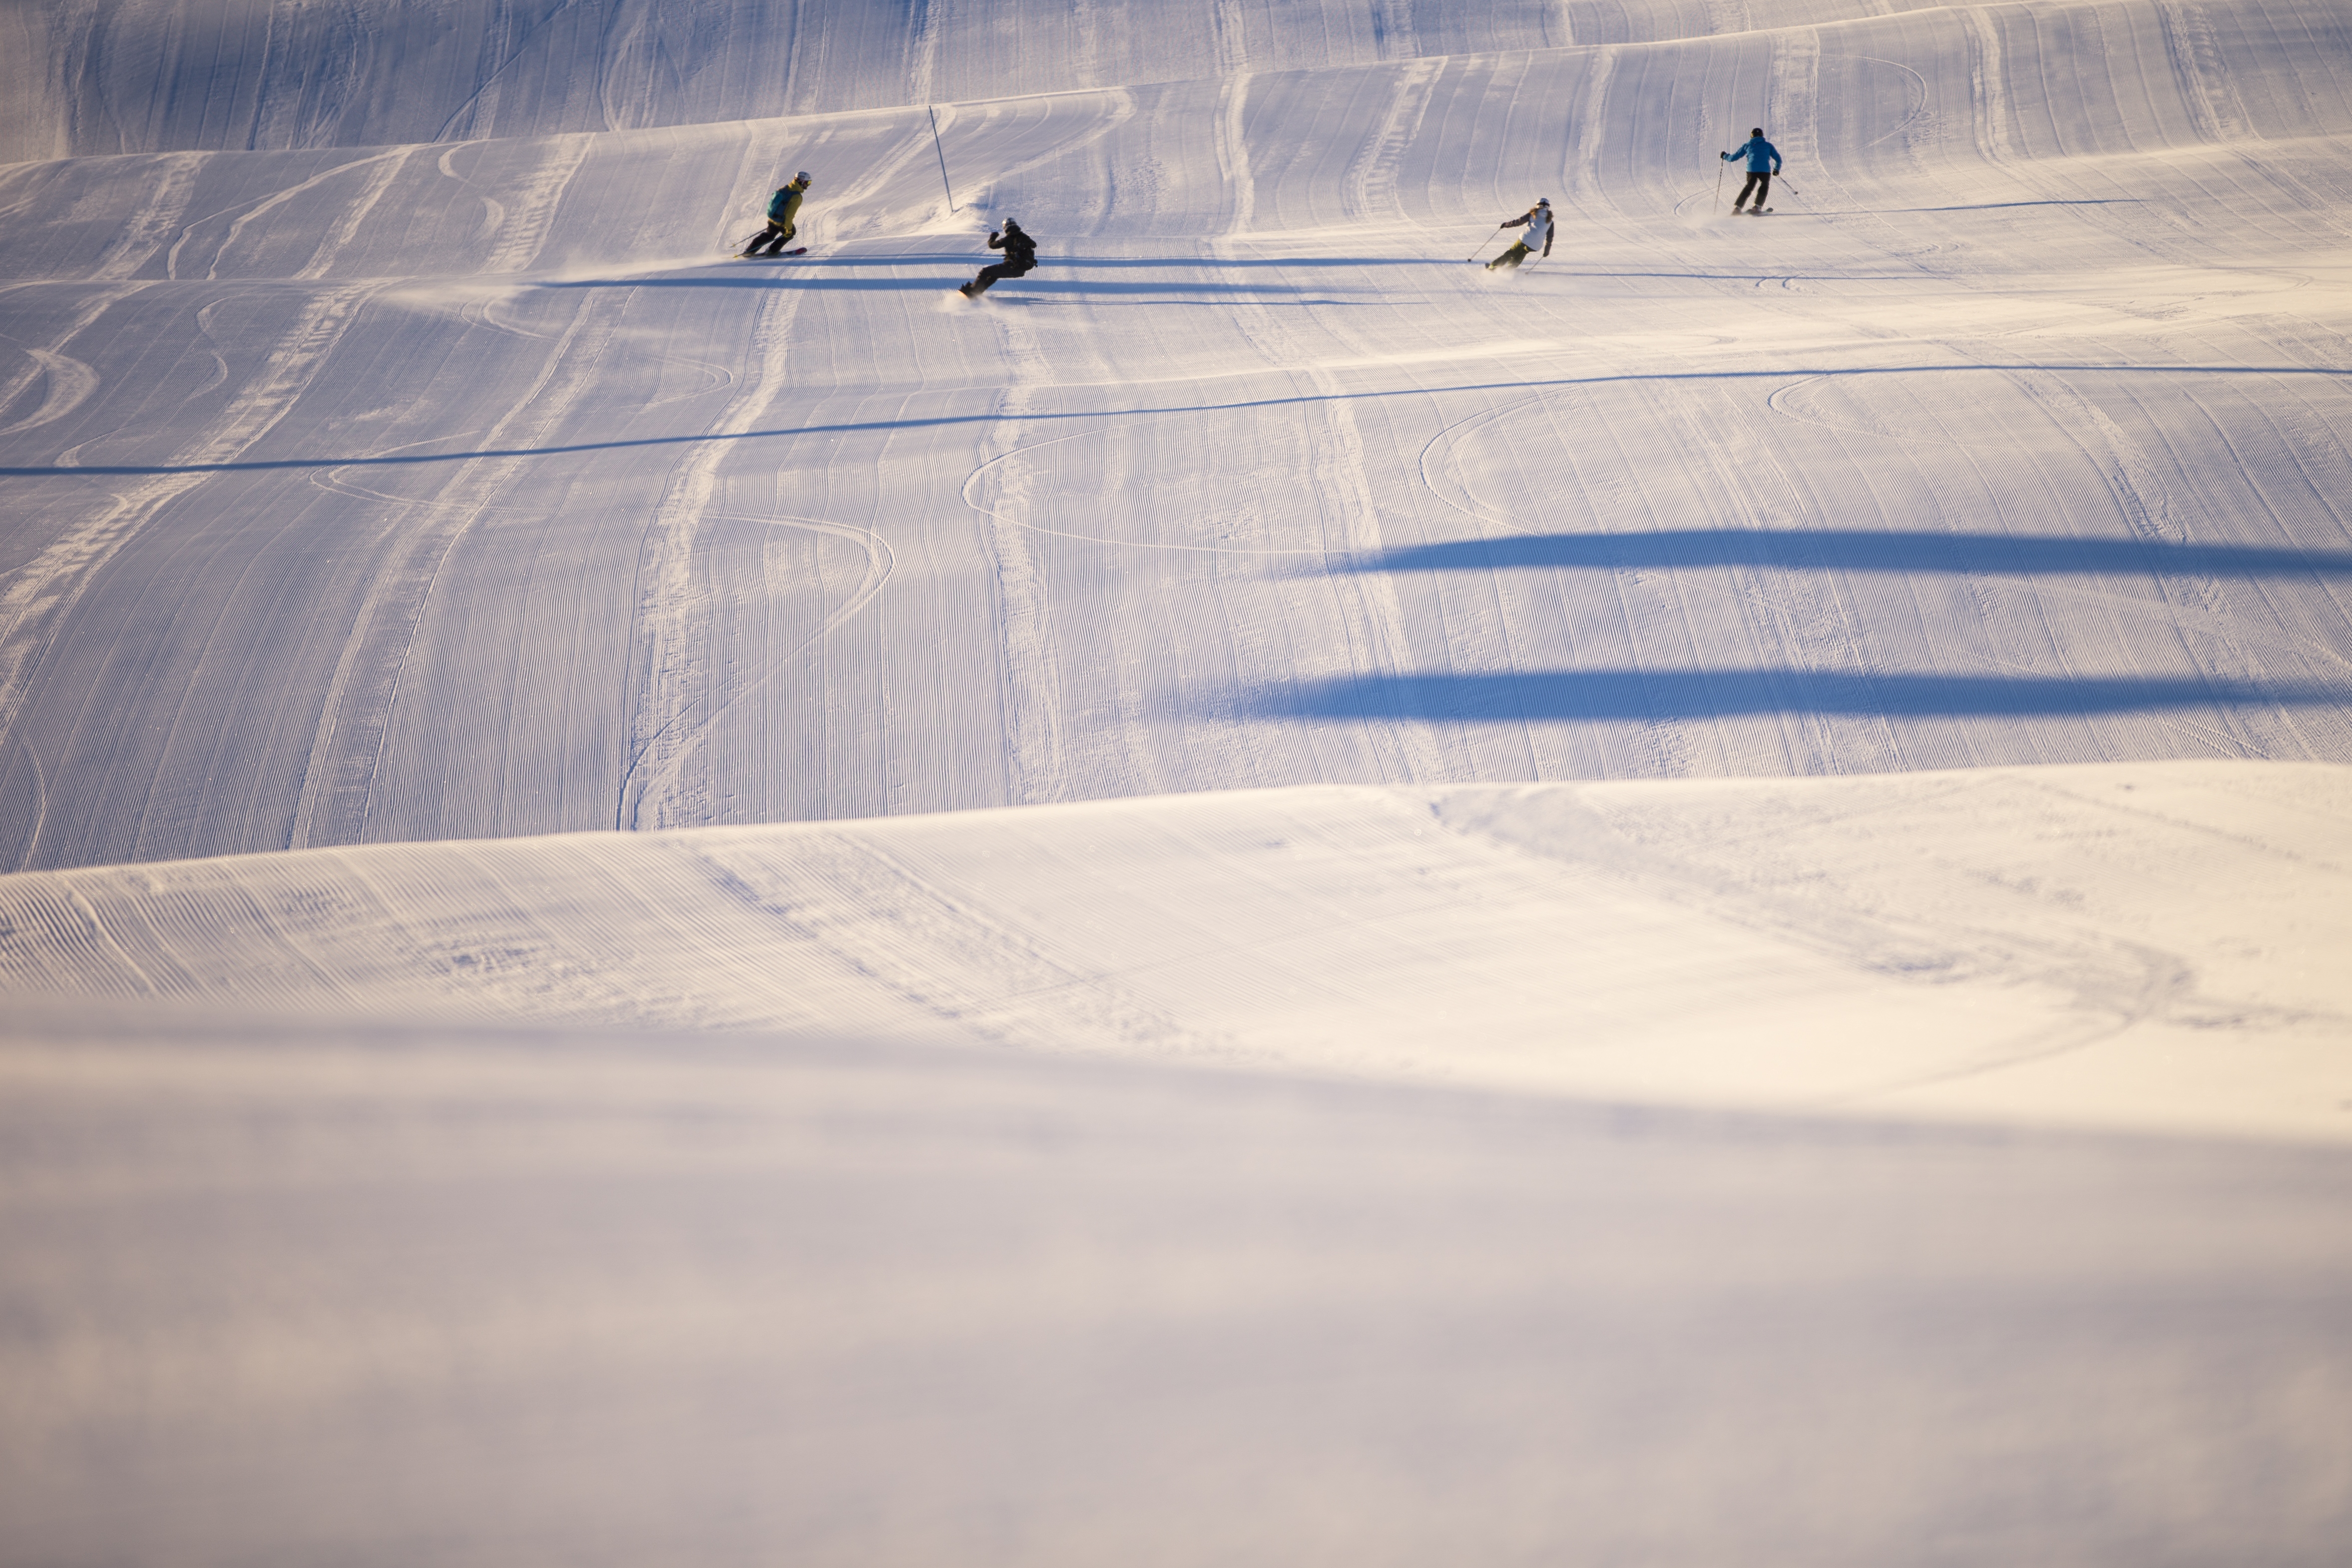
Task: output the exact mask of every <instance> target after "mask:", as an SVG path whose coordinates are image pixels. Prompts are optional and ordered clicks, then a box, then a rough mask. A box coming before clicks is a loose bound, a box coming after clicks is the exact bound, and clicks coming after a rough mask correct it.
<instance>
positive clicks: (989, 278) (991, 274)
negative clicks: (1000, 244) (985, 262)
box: [963, 261, 1029, 294]
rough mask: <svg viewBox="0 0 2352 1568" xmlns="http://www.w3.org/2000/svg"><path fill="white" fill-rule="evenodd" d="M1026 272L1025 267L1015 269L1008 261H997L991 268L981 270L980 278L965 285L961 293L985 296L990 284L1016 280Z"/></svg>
mask: <svg viewBox="0 0 2352 1568" xmlns="http://www.w3.org/2000/svg"><path fill="white" fill-rule="evenodd" d="M1028 270H1029V268H1026V267H1016V266H1014V265H1013V263H1012V262H1010V261H999V262H997V263H995V264H994V265H992V266H989V267H983V268H981V269H980V276H979V277H977V278H975V279H972V280H971V282H969V283H967V284H965V285H964V286H963V291H964V292H965V293H967V294H985V293H987V292H988V286H989V285H990V284H992V283H996V282H1001V281H1003V279H1007V278H1018V277H1020V276H1021V275H1022V274H1023V273H1024V272H1026V271H1028Z"/></svg>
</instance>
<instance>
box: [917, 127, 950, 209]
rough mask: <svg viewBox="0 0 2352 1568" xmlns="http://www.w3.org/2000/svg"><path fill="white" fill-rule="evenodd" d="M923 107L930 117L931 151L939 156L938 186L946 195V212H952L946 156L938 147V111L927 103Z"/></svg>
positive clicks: (943, 150) (944, 151)
mask: <svg viewBox="0 0 2352 1568" xmlns="http://www.w3.org/2000/svg"><path fill="white" fill-rule="evenodd" d="M923 107H924V108H925V109H926V110H929V112H930V116H931V151H932V152H934V153H939V155H940V188H941V189H943V190H945V191H946V192H947V194H948V211H950V212H953V211H955V210H956V205H955V187H954V186H953V185H951V184H948V155H947V152H946V150H945V149H944V148H942V147H940V111H939V110H936V109H932V108H931V106H930V105H929V104H928V103H927V104H925V105H923Z"/></svg>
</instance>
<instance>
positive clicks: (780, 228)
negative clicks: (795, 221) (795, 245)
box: [743, 218, 793, 256]
mask: <svg viewBox="0 0 2352 1568" xmlns="http://www.w3.org/2000/svg"><path fill="white" fill-rule="evenodd" d="M792 237H793V228H792V226H791V225H789V224H780V223H778V222H776V220H775V219H773V218H770V219H769V220H768V226H767V227H765V228H763V229H761V231H760V235H759V237H758V238H756V239H754V240H753V241H751V244H749V245H747V246H745V247H743V254H744V255H746V256H757V255H759V254H760V247H761V246H763V245H764V246H766V247H768V254H769V255H770V256H781V255H782V254H783V249H784V247H785V245H786V244H788V243H789V242H790V241H791V239H792Z"/></svg>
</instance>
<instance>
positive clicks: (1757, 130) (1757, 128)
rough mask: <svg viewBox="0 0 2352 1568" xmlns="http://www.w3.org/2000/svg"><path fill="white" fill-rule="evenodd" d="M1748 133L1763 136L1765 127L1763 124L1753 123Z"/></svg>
mask: <svg viewBox="0 0 2352 1568" xmlns="http://www.w3.org/2000/svg"><path fill="white" fill-rule="evenodd" d="M1748 134H1749V135H1750V136H1761V135H1763V134H1764V128H1763V127H1762V126H1761V125H1751V126H1749V127H1748Z"/></svg>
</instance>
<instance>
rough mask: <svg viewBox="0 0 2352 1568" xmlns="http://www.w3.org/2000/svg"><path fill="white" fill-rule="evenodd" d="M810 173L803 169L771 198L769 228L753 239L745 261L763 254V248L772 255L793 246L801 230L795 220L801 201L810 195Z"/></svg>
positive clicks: (747, 249) (746, 252)
mask: <svg viewBox="0 0 2352 1568" xmlns="http://www.w3.org/2000/svg"><path fill="white" fill-rule="evenodd" d="M808 188H809V175H808V171H807V170H806V169H803V170H802V171H801V172H800V173H799V174H794V175H793V178H792V183H791V184H787V185H785V186H783V187H782V188H781V189H780V190H778V191H777V192H776V194H775V195H772V196H770V197H769V198H768V226H767V227H765V228H763V229H761V231H760V232H759V233H758V234H757V235H755V236H753V237H752V239H751V244H749V245H747V246H745V247H743V252H742V254H743V257H744V258H746V259H749V258H751V257H754V256H757V255H759V254H760V247H761V246H763V245H764V246H766V247H768V252H767V253H768V254H769V255H770V256H782V254H783V253H784V247H785V246H787V245H789V244H790V243H792V237H793V234H794V233H795V232H796V231H797V230H796V225H795V224H794V222H793V220H794V219H795V218H797V217H799V216H800V211H801V198H802V197H803V196H804V195H808Z"/></svg>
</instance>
